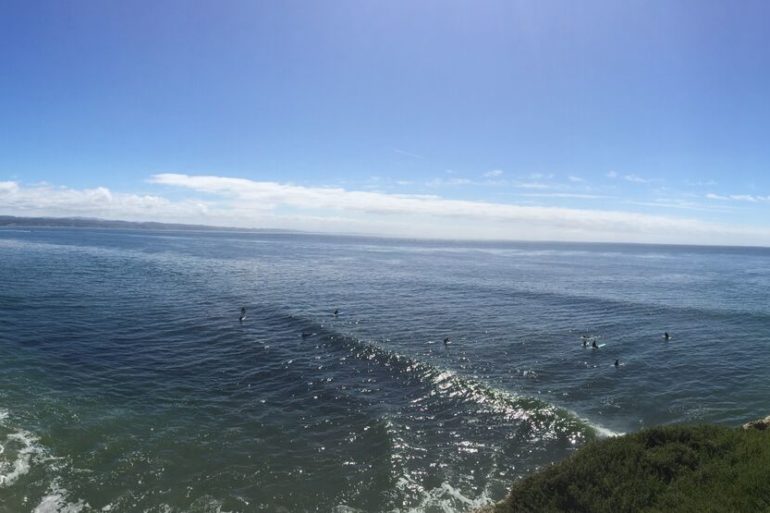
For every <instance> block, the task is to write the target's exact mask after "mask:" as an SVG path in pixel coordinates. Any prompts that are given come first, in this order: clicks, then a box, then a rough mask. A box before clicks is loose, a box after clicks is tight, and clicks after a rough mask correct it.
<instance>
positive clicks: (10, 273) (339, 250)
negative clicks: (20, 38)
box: [0, 229, 770, 513]
mask: <svg viewBox="0 0 770 513" xmlns="http://www.w3.org/2000/svg"><path fill="white" fill-rule="evenodd" d="M768 264H770V250H765V249H751V248H744V249H741V248H697V247H672V246H641V245H607V244H602V245H590V244H542V243H537V244H535V243H518V244H514V243H508V244H493V243H484V244H481V243H476V244H473V243H438V242H417V241H404V240H380V239H367V238H353V237H324V236H309V235H279V234H269V235H262V234H239V233H189V232H145V231H104V230H42V229H40V230H32V231H14V230H4V231H0V446H2V449H1V451H2V452H0V511H3V512H6V511H7V512H24V511H30V512H57V511H59V512H68V513H73V512H83V513H87V512H97V511H98V512H102V511H113V512H226V511H232V512H250V511H269V512H281V511H284V512H291V513H294V512H306V511H307V512H310V511H312V512H333V513H354V512H407V511H415V512H418V511H427V512H434V511H435V512H462V511H470V510H471V509H472V508H473V507H475V506H479V505H482V504H485V503H488V502H489V501H491V500H493V499H499V498H501V497H502V496H503V495H504V494H505V490H506V489H507V487H508V486H509V485H510V483H511V481H512V480H514V479H516V478H518V477H520V476H522V475H526V474H528V473H530V472H532V471H533V470H534V469H536V468H538V467H539V466H542V465H544V464H547V463H549V462H552V461H557V460H560V459H562V458H564V457H565V456H567V455H568V454H570V452H572V451H574V450H575V448H577V447H580V446H581V445H582V444H583V443H585V441H586V440H588V439H591V438H593V437H595V436H610V435H612V434H614V433H622V432H629V431H634V430H638V429H640V428H643V427H645V426H650V425H655V424H660V423H671V422H689V421H708V422H720V423H725V424H736V423H739V422H743V421H745V420H748V419H751V418H754V417H758V416H764V415H766V414H768V413H770V411H768V410H770V405H768V401H767V397H769V396H770V394H769V393H770V380H768V379H767V376H768V373H767V370H766V369H767V368H768V365H769V364H770V352H769V351H768V340H769V334H770V309H769V308H768V304H770V303H769V302H768V299H770V297H768V296H769V295H770V293H769V292H768V290H770V288H769V287H768V286H769V285H770V265H768ZM241 306H245V307H246V308H247V317H246V319H245V320H244V321H243V322H239V321H238V316H239V313H240V308H241ZM335 309H338V310H339V313H338V315H336V316H335V315H333V311H334V310H335ZM664 331H668V332H669V333H671V334H672V339H671V340H670V341H668V342H666V341H664V340H663V337H662V334H663V332H664ZM582 336H586V337H592V338H595V339H596V340H597V343H598V344H599V345H600V346H601V345H603V346H602V347H601V348H600V349H596V350H593V349H590V348H584V347H583V345H582V343H581V337H582ZM445 337H449V338H450V344H446V345H445V344H444V343H443V339H444V338H445ZM615 359H619V360H620V363H621V366H619V367H617V368H616V367H615V366H614V365H613V362H614V361H615Z"/></svg>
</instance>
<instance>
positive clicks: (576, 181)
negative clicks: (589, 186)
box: [567, 175, 585, 183]
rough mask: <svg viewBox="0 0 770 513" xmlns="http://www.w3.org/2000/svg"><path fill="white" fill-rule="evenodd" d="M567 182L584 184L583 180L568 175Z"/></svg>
mask: <svg viewBox="0 0 770 513" xmlns="http://www.w3.org/2000/svg"><path fill="white" fill-rule="evenodd" d="M567 180H569V181H570V182H572V183H583V182H585V180H583V179H582V178H580V177H579V176H573V175H569V176H568V177H567Z"/></svg>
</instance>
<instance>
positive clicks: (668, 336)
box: [663, 331, 671, 340]
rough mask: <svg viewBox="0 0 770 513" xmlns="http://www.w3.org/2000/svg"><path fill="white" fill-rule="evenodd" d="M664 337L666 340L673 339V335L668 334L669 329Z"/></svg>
mask: <svg viewBox="0 0 770 513" xmlns="http://www.w3.org/2000/svg"><path fill="white" fill-rule="evenodd" d="M663 338H664V339H665V340H671V335H669V334H668V331H667V332H665V333H663Z"/></svg>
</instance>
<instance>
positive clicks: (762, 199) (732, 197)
mask: <svg viewBox="0 0 770 513" xmlns="http://www.w3.org/2000/svg"><path fill="white" fill-rule="evenodd" d="M706 198H708V199H710V200H718V201H743V202H748V203H767V202H770V196H756V195H753V194H728V195H721V194H714V193H709V194H706Z"/></svg>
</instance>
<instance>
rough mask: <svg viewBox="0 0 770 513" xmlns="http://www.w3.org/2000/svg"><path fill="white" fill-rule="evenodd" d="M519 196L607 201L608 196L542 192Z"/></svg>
mask: <svg viewBox="0 0 770 513" xmlns="http://www.w3.org/2000/svg"><path fill="white" fill-rule="evenodd" d="M519 196H526V197H528V198H572V199H606V198H608V196H602V195H599V194H581V193H578V192H574V193H573V192H541V193H534V192H529V193H523V194H519Z"/></svg>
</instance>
